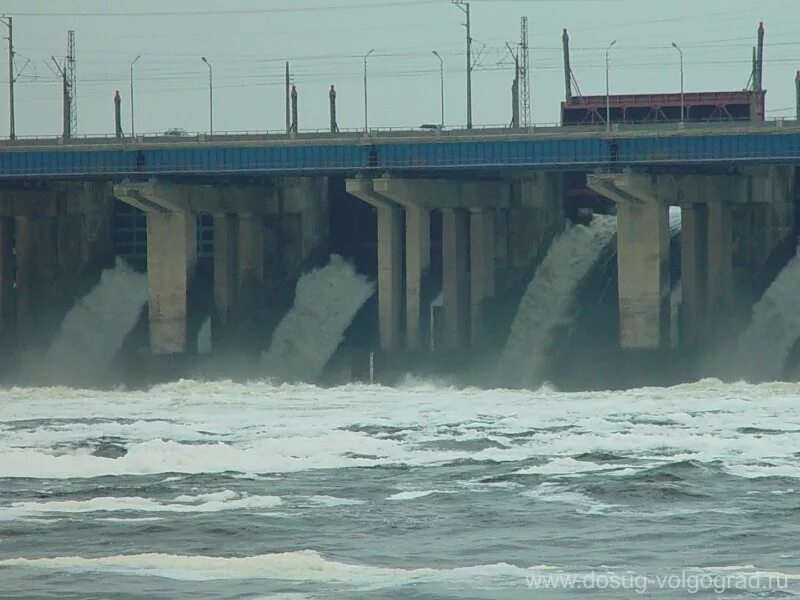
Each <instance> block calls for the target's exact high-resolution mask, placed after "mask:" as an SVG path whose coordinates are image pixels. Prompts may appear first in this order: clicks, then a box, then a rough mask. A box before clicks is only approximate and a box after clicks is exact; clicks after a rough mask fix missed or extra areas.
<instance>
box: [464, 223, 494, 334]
mask: <svg viewBox="0 0 800 600" xmlns="http://www.w3.org/2000/svg"><path fill="white" fill-rule="evenodd" d="M469 225H470V235H469V243H470V249H469V256H470V303H471V316H472V319H471V334H472V347H473V348H480V347H481V346H482V345H484V343H485V341H486V340H485V335H486V332H485V326H484V319H485V312H486V308H487V303H488V301H489V300H490V299H491V298H493V297H494V294H495V265H494V258H495V256H494V255H495V241H494V229H495V224H494V211H493V210H480V209H474V210H472V211H471V212H470V221H469Z"/></svg>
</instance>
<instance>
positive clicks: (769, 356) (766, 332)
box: [737, 255, 800, 381]
mask: <svg viewBox="0 0 800 600" xmlns="http://www.w3.org/2000/svg"><path fill="white" fill-rule="evenodd" d="M799 297H800V255H798V256H795V257H794V258H793V259H792V260H791V261H789V264H787V265H786V267H784V269H783V270H782V271H781V272H780V274H779V275H778V277H777V279H775V281H774V282H773V283H772V285H771V286H770V287H769V289H767V291H766V292H765V293H764V295H763V296H762V298H761V300H759V301H758V303H757V304H756V305H755V307H753V317H752V319H751V321H750V325H749V326H748V327H747V329H746V330H745V331H744V332H743V333H742V335H741V336H740V337H739V340H738V348H739V357H738V360H737V367H738V368H740V369H741V371H740V372H741V373H744V374H746V376H747V377H748V379H753V380H757V381H774V380H777V379H780V378H781V376H782V374H783V369H784V367H785V365H786V360H787V358H788V356H789V352H790V351H791V349H792V346H794V344H795V342H796V341H797V340H798V339H800V311H798V310H797V298H799Z"/></svg>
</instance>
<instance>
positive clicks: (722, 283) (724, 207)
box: [708, 201, 733, 325]
mask: <svg viewBox="0 0 800 600" xmlns="http://www.w3.org/2000/svg"><path fill="white" fill-rule="evenodd" d="M732 296H733V233H732V229H731V206H730V204H726V203H724V202H713V201H712V202H709V204H708V314H709V315H711V316H713V320H714V321H716V322H717V323H720V322H724V320H725V316H726V314H727V313H728V311H729V309H730V303H731V298H732ZM708 324H709V325H711V323H708Z"/></svg>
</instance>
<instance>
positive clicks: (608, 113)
mask: <svg viewBox="0 0 800 600" xmlns="http://www.w3.org/2000/svg"><path fill="white" fill-rule="evenodd" d="M616 43H617V40H614V41H613V42H611V43H610V44H609V45H608V48H606V131H611V77H610V71H611V64H610V62H609V58H608V53H609V52H611V48H613V47H614V44H616Z"/></svg>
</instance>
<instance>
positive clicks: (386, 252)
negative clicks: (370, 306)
mask: <svg viewBox="0 0 800 600" xmlns="http://www.w3.org/2000/svg"><path fill="white" fill-rule="evenodd" d="M402 312H403V211H402V210H401V209H399V208H395V207H391V206H384V207H381V208H379V209H378V327H379V331H380V340H381V349H383V350H398V349H399V348H400V347H401V346H402V340H401V338H402V329H401V315H402Z"/></svg>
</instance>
